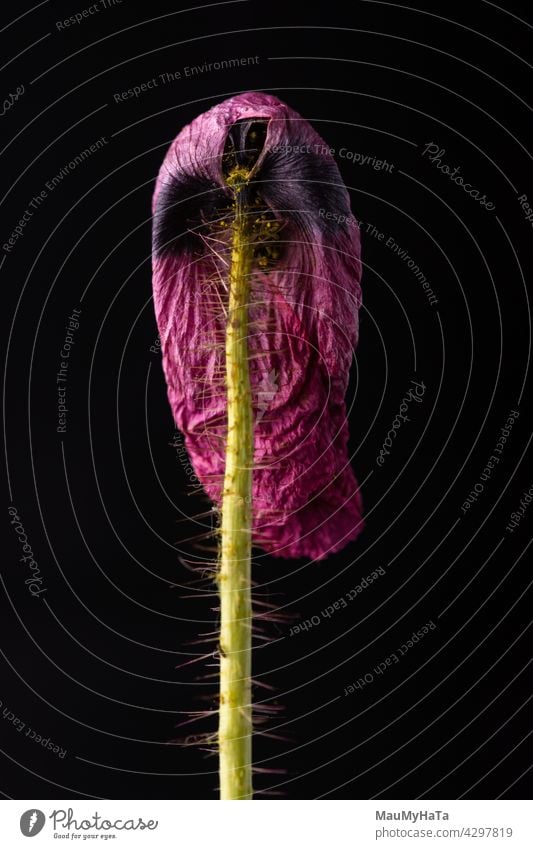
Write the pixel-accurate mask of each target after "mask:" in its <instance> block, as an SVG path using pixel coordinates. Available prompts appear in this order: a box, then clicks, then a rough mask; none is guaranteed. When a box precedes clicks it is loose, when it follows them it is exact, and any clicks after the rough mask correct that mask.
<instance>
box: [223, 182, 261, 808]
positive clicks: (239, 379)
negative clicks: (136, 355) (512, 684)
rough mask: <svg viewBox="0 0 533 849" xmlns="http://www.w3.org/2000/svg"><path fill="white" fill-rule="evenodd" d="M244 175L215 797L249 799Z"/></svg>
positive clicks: (231, 327) (236, 188) (234, 290)
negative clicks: (218, 790) (217, 768)
mask: <svg viewBox="0 0 533 849" xmlns="http://www.w3.org/2000/svg"><path fill="white" fill-rule="evenodd" d="M248 176H249V175H248V172H246V171H245V170H243V169H235V171H234V172H232V174H230V176H229V177H228V180H227V182H228V184H229V185H231V186H232V188H233V192H234V212H235V215H234V220H233V225H232V244H231V262H230V270H229V278H228V282H229V312H228V320H227V330H226V389H227V419H228V425H227V427H228V429H227V438H226V465H225V473H224V488H223V494H222V507H221V528H220V534H221V541H220V568H219V571H218V588H219V594H220V706H219V729H218V745H219V757H220V798H221V799H251V798H252V705H251V699H252V693H251V659H252V598H251V547H252V544H251V537H252V531H251V525H252V464H253V450H254V442H253V421H252V393H251V388H250V374H249V365H248V302H249V294H250V274H251V270H252V259H253V245H252V238H251V232H250V225H249V219H250V216H249V215H247V213H246V209H245V207H244V204H243V201H242V188H243V185H244V184H245V183H246V180H247V179H248Z"/></svg>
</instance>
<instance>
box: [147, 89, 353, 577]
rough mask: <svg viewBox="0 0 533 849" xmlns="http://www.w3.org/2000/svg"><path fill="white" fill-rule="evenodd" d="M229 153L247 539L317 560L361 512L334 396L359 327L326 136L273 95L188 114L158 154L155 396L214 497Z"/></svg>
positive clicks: (346, 534) (243, 97) (349, 533)
mask: <svg viewBox="0 0 533 849" xmlns="http://www.w3.org/2000/svg"><path fill="white" fill-rule="evenodd" d="M241 165H242V166H243V167H252V168H253V179H252V180H250V182H249V184H248V185H247V188H246V192H247V195H246V204H247V210H248V211H249V214H250V216H253V220H252V223H253V233H254V245H255V246H254V267H253V270H252V279H251V297H250V336H249V340H248V341H249V353H250V366H251V381H252V388H253V389H254V397H255V413H256V414H255V428H254V440H255V442H254V451H255V456H254V473H253V539H254V542H255V543H256V544H257V545H259V546H260V547H262V548H263V549H264V550H265V551H267V552H269V553H271V554H274V555H277V556H281V557H308V558H312V559H314V560H319V559H322V558H324V557H326V556H327V555H328V554H331V553H332V552H334V551H337V550H339V549H341V548H342V547H343V546H345V545H346V544H347V543H348V541H350V540H353V539H355V538H356V537H357V536H358V534H359V533H360V531H361V530H362V527H363V521H362V518H361V497H360V494H359V487H358V484H357V481H356V478H355V476H354V473H353V471H352V469H351V466H350V462H349V458H348V453H347V444H348V426H347V420H346V408H345V400H344V398H345V393H346V390H347V385H348V376H349V369H350V365H351V361H352V357H353V351H354V349H355V347H356V345H357V340H358V312H359V308H360V305H361V289H360V277H361V261H360V238H359V228H358V226H357V223H356V221H355V219H354V217H353V215H352V213H351V210H350V201H349V196H348V192H347V190H346V188H345V186H344V184H343V182H342V178H341V176H340V173H339V170H338V167H337V165H336V163H335V161H334V159H333V157H332V156H331V155H330V154H329V149H328V147H327V146H326V144H325V142H324V141H323V140H322V138H321V137H320V136H319V135H318V133H317V132H316V131H315V130H314V129H313V128H312V127H311V126H310V124H309V123H307V121H305V120H304V119H303V118H302V117H301V116H300V115H298V113H296V112H295V111H294V110H292V109H291V108H290V107H288V106H287V105H286V104H284V103H282V102H281V101H280V100H278V99H277V98H276V97H273V96H272V95H268V94H263V93H257V92H249V93H246V94H240V95H237V96H236V97H232V98H230V99H229V100H225V101H224V102H222V103H219V104H218V105H216V106H214V107H213V108H212V109H210V110H209V111H208V112H205V113H204V114H202V115H200V116H198V117H197V118H196V119H195V120H194V121H193V122H192V123H191V124H189V125H188V126H186V127H185V128H184V129H182V130H181V132H180V133H179V134H178V136H177V137H176V139H175V140H174V141H173V142H172V144H171V145H170V148H169V150H168V152H167V154H166V156H165V159H164V161H163V164H162V166H161V169H160V172H159V176H158V179H157V182H156V187H155V192H154V197H153V292H154V305H155V312H156V318H157V323H158V327H159V332H160V338H161V349H162V355H163V368H164V372H165V377H166V382H167V387H168V397H169V401H170V405H171V408H172V412H173V415H174V419H175V421H176V425H177V426H178V428H179V429H180V430H181V431H182V432H183V434H184V437H185V442H186V447H187V450H188V452H189V455H190V457H191V461H192V464H193V466H194V469H195V472H196V474H197V476H198V478H199V479H200V481H201V482H202V485H203V486H204V488H205V491H206V492H207V494H208V495H209V497H210V498H211V499H212V500H213V501H214V503H215V504H217V505H219V504H220V501H221V487H222V478H223V473H224V438H225V403H226V399H225V392H224V334H225V326H226V321H227V271H228V266H229V251H230V239H229V234H230V232H231V208H230V203H231V200H230V195H231V193H230V191H229V188H228V183H227V175H228V173H229V170H230V168H232V167H233V168H238V167H239V166H241ZM273 375H275V376H276V380H275V387H273V385H272V380H273V377H272V376H273ZM265 387H268V390H267V391H265Z"/></svg>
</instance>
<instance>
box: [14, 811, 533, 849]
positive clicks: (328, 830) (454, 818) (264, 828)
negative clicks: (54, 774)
mask: <svg viewBox="0 0 533 849" xmlns="http://www.w3.org/2000/svg"><path fill="white" fill-rule="evenodd" d="M0 834H1V836H2V840H1V844H2V846H5V847H6V849H7V847H9V849H11V847H16V846H26V847H27V846H28V845H29V844H28V841H29V840H31V839H33V838H35V843H34V844H31V845H32V846H34V847H35V849H38V847H45V846H46V847H48V846H51V845H54V846H60V845H65V844H66V845H69V846H70V845H72V844H73V843H74V844H79V845H84V846H87V845H91V846H104V845H107V846H116V847H117V849H129V847H132V849H133V847H135V849H136V847H140V846H144V847H147V849H151V847H158V849H167V847H168V849H170V847H172V849H174V847H187V849H189V847H190V849H292V847H294V849H329V847H332V849H333V847H335V849H351V847H353V849H367V847H370V846H376V847H383V849H386V847H389V849H390V847H398V849H400V847H406V849H407V847H408V849H418V847H419V849H424V847H429V846H432V847H434V849H439V847H442V849H447V847H451V846H457V847H464V849H466V847H481V846H490V847H499V849H532V847H533V823H532V816H531V804H530V802H528V801H505V800H502V801H482V800H473V801H456V800H452V801H446V800H445V801H431V802H419V801H417V802H413V801H406V800H389V801H377V802H376V801H367V800H355V801H349V800H345V801H342V800H339V801H336V800H335V801H334V800H331V801H326V800H323V801H288V800H276V801H266V800H265V801H261V802H256V803H253V802H252V803H246V802H218V801H202V800H196V801H179V800H178V801H172V800H155V801H153V800H117V801H110V800H102V801H98V800H95V801H87V800H80V801H78V800H76V801H72V800H70V801H49V800H44V801H36V800H22V801H13V800H9V801H3V802H1V803H0ZM67 841H69V843H68V844H67Z"/></svg>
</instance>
